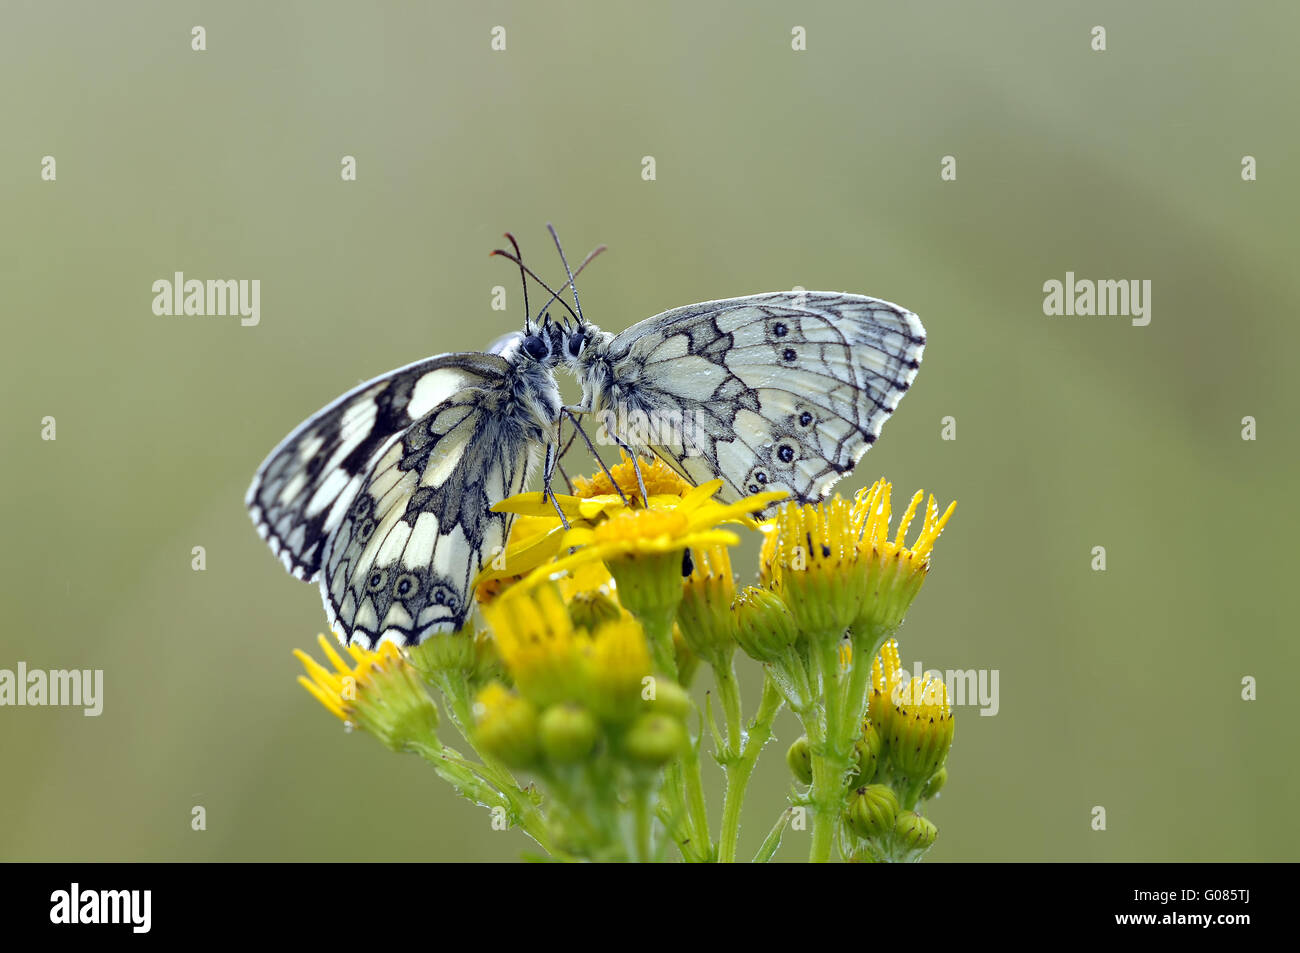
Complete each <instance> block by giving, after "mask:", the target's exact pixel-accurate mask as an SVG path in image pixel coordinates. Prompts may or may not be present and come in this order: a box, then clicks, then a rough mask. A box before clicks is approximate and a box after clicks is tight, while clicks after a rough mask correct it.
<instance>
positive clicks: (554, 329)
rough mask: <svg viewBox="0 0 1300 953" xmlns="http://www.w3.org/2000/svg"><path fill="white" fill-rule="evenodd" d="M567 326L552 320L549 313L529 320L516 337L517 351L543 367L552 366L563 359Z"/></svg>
mask: <svg viewBox="0 0 1300 953" xmlns="http://www.w3.org/2000/svg"><path fill="white" fill-rule="evenodd" d="M566 335H567V328H566V327H565V326H564V325H561V324H559V323H558V322H555V321H552V320H551V316H550V315H549V314H546V315H543V316H542V318H541V319H540V320H538V321H531V322H529V323H528V325H527V326H525V328H524V333H523V334H522V335H521V336H520V337H519V338H518V340H519V351H520V353H522V354H525V355H527V356H528V357H529V358H531V359H532V360H534V361H536V362H537V363H538V364H541V365H542V366H543V367H554V366H555V365H556V364H558V363H560V362H561V361H562V360H563V357H562V355H563V352H564V342H565V338H566Z"/></svg>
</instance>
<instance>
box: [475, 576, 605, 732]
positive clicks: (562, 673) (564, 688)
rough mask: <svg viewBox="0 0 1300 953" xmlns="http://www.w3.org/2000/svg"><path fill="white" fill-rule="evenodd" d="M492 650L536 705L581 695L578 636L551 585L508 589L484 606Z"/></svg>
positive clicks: (581, 678)
mask: <svg viewBox="0 0 1300 953" xmlns="http://www.w3.org/2000/svg"><path fill="white" fill-rule="evenodd" d="M483 615H484V616H485V617H486V618H487V621H488V624H489V625H490V626H491V627H492V634H493V636H494V637H495V639H496V644H497V652H498V653H499V654H500V656H501V661H502V663H503V664H504V665H505V668H506V671H507V672H508V673H509V675H510V677H511V679H513V680H514V683H515V685H516V686H518V688H519V691H520V692H521V693H523V695H524V696H525V697H527V698H529V699H530V700H532V701H533V702H535V703H536V704H537V705H539V706H543V707H544V706H546V705H550V704H552V703H554V702H559V701H569V700H571V699H574V698H578V697H580V693H581V687H582V681H583V664H584V660H583V655H584V646H583V644H582V643H583V637H581V636H580V635H579V634H578V633H577V632H575V630H574V627H573V621H572V619H570V618H569V613H568V610H567V609H566V608H565V605H564V601H563V599H562V598H561V596H560V592H559V590H558V589H557V588H556V587H555V586H554V585H550V584H548V585H545V586H539V587H537V588H536V589H533V590H523V589H519V588H515V589H511V590H509V591H508V592H507V593H505V594H504V595H503V596H502V597H501V598H499V599H497V600H495V601H494V602H491V603H488V604H486V605H484V606H483Z"/></svg>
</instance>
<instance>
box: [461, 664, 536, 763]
mask: <svg viewBox="0 0 1300 953" xmlns="http://www.w3.org/2000/svg"><path fill="white" fill-rule="evenodd" d="M474 717H475V722H476V724H475V730H474V739H475V743H476V744H477V746H478V747H479V749H481V750H482V751H483V752H485V753H487V754H489V755H491V756H493V757H495V758H498V759H500V760H501V761H503V762H504V763H505V764H507V765H509V766H510V767H512V768H523V767H527V766H529V765H531V764H533V763H534V762H536V760H537V744H538V731H537V709H536V708H534V707H533V704H532V702H530V701H528V700H527V699H525V698H521V697H520V696H518V695H516V694H515V693H514V692H512V691H510V689H508V688H506V687H505V686H504V685H502V684H501V683H500V682H492V683H491V684H489V685H488V686H487V687H486V688H484V689H483V690H482V691H481V692H479V694H478V698H477V699H476V701H475V703H474Z"/></svg>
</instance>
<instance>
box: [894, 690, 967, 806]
mask: <svg viewBox="0 0 1300 953" xmlns="http://www.w3.org/2000/svg"><path fill="white" fill-rule="evenodd" d="M894 697H895V699H896V701H895V704H894V712H893V715H892V716H891V717H890V720H889V755H890V759H891V760H892V762H893V765H894V767H895V769H896V770H898V771H900V772H901V773H902V774H903V775H905V776H906V777H907V778H908V780H909V781H911V782H912V783H914V784H916V783H923V782H924V781H927V780H929V778H930V777H931V776H932V775H933V774H935V773H936V772H937V771H938V770H939V769H940V768H942V767H943V763H944V761H945V760H947V758H948V750H949V749H950V748H951V747H952V735H953V717H952V707H951V706H950V705H949V704H948V688H947V686H946V685H944V683H943V681H942V680H941V679H938V678H928V679H926V678H914V679H912V680H911V681H910V682H909V683H908V684H906V685H900V686H899V688H898V689H897V690H896V691H895V692H894Z"/></svg>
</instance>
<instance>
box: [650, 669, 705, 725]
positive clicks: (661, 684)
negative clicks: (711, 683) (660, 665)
mask: <svg viewBox="0 0 1300 953" xmlns="http://www.w3.org/2000/svg"><path fill="white" fill-rule="evenodd" d="M654 688H655V695H654V698H653V699H651V700H650V703H649V707H650V710H651V711H656V712H663V713H664V714H665V715H670V716H672V717H673V718H677V719H680V720H685V719H686V716H687V715H689V714H690V713H691V711H692V710H693V709H694V708H695V703H694V702H692V701H691V696H690V695H689V694H687V692H686V689H684V688H682V686H681V685H679V684H678V683H677V682H675V681H673V680H672V679H671V678H661V677H660V676H658V675H656V676H655V682H654Z"/></svg>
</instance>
